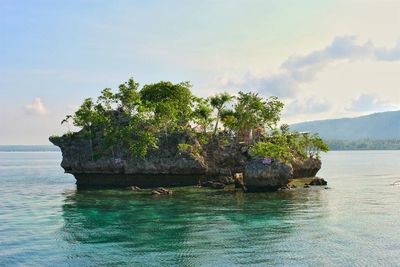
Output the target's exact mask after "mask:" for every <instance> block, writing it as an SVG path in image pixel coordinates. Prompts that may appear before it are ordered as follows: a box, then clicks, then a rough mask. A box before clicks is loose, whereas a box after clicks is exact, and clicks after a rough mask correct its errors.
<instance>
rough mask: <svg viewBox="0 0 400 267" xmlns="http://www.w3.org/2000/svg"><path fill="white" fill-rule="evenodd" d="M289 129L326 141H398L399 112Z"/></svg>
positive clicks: (307, 124)
mask: <svg viewBox="0 0 400 267" xmlns="http://www.w3.org/2000/svg"><path fill="white" fill-rule="evenodd" d="M290 129H291V130H296V131H300V132H305V131H309V132H315V133H319V134H320V136H321V137H322V138H324V139H326V140H361V139H364V140H365V139H370V140H384V139H385V140H386V139H400V111H388V112H382V113H374V114H370V115H367V116H361V117H355V118H343V119H331V120H319V121H309V122H302V123H296V124H292V125H290Z"/></svg>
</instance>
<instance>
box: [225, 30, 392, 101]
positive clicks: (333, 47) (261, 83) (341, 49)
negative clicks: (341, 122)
mask: <svg viewBox="0 0 400 267" xmlns="http://www.w3.org/2000/svg"><path fill="white" fill-rule="evenodd" d="M359 60H373V61H386V62H387V61H397V60H400V42H398V43H397V44H396V45H395V46H394V47H392V48H384V47H378V46H375V45H374V44H373V43H372V42H365V43H362V44H358V43H357V39H356V37H354V36H341V37H336V38H334V40H333V41H332V42H331V43H330V44H329V45H328V46H326V47H325V48H323V49H320V50H315V51H313V52H310V53H308V54H305V55H302V56H298V55H295V56H291V57H289V58H288V59H287V60H285V61H284V62H283V63H282V64H281V66H280V68H279V70H278V72H276V73H274V74H266V75H261V76H260V75H258V76H257V75H252V74H246V75H245V76H244V77H243V78H242V79H236V80H235V79H231V80H227V81H225V83H224V84H223V86H224V87H239V88H248V89H249V90H254V89H255V90H258V91H259V92H261V93H263V94H265V95H276V96H278V97H282V98H292V97H294V96H296V95H297V94H298V92H299V88H298V87H299V85H300V84H303V83H308V82H311V81H313V80H314V79H315V77H316V75H317V74H318V73H319V72H321V71H323V70H324V69H325V68H326V67H327V66H329V65H332V64H334V63H335V62H339V61H359Z"/></svg>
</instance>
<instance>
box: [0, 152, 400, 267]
mask: <svg viewBox="0 0 400 267" xmlns="http://www.w3.org/2000/svg"><path fill="white" fill-rule="evenodd" d="M60 161H61V154H60V153H0V182H1V186H0V197H1V201H0V266H121V265H122V266H124V265H125V266H160V265H161V266H170V265H178V266H200V265H201V266H231V265H249V264H252V265H259V266H266V265H267V266H270V265H280V266H288V265H292V266H370V265H373V266H396V265H398V259H399V255H400V227H399V222H400V212H399V211H400V186H393V185H391V184H392V183H393V182H394V181H396V180H399V179H400V173H399V167H398V166H400V151H363V152H330V153H328V154H327V155H325V156H324V158H323V167H322V170H321V172H320V175H321V177H324V178H326V180H328V182H329V187H330V188H331V189H329V190H324V189H323V188H319V189H316V188H313V189H301V190H297V191H292V192H280V193H265V194H263V193H255V194H243V193H241V192H235V191H218V190H216V191H214V190H201V189H195V188H191V189H190V190H187V189H174V194H173V195H171V196H158V197H154V196H151V195H150V194H149V192H142V193H140V192H139V193H138V192H132V191H124V190H92V191H77V190H76V186H75V184H74V182H75V181H74V179H73V177H72V176H71V175H66V174H64V173H63V170H62V169H61V168H60V166H59V164H60Z"/></svg>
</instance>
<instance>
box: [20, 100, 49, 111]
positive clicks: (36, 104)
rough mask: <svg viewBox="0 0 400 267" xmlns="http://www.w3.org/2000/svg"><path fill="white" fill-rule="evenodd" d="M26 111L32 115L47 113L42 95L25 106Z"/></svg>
mask: <svg viewBox="0 0 400 267" xmlns="http://www.w3.org/2000/svg"><path fill="white" fill-rule="evenodd" d="M25 112H26V113H27V114H30V115H46V114H47V109H46V107H45V106H44V104H43V101H42V99H41V98H40V97H36V98H35V99H34V100H33V101H32V103H30V104H27V105H26V106H25Z"/></svg>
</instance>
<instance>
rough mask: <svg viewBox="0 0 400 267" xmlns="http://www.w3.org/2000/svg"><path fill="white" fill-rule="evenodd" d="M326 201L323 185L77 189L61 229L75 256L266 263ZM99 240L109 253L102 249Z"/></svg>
mask: <svg viewBox="0 0 400 267" xmlns="http://www.w3.org/2000/svg"><path fill="white" fill-rule="evenodd" d="M323 209H324V200H321V190H312V191H310V190H308V191H306V190H304V191H298V192H288V193H266V194H244V193H242V192H235V191H228V192H226V191H215V190H204V189H194V188H193V189H190V190H188V189H178V190H175V191H174V194H173V195H172V196H165V197H160V196H157V197H153V196H149V193H148V192H146V193H138V192H130V191H122V190H97V191H77V192H74V193H72V194H69V195H67V196H66V197H65V204H64V205H63V218H64V226H63V228H62V234H63V238H64V239H65V240H66V241H68V242H69V243H72V244H77V246H78V247H80V249H79V250H77V251H74V252H73V253H74V255H73V256H71V257H78V258H80V257H84V255H92V256H91V257H90V258H91V260H95V261H99V263H105V262H107V263H111V262H115V261H118V262H124V263H137V264H139V263H142V264H145V263H148V262H153V263H158V264H174V263H182V264H184V263H187V264H190V265H192V264H194V265H197V264H206V263H207V262H209V263H210V264H211V263H216V262H221V264H222V263H224V264H228V263H232V264H235V263H236V264H238V263H242V264H245V263H262V262H264V263H267V262H275V261H276V258H277V257H279V253H285V251H286V250H287V249H288V246H290V244H288V243H287V241H286V239H287V237H288V236H290V235H296V232H295V231H296V227H298V226H299V224H301V223H302V222H304V221H305V220H307V219H310V218H315V217H318V216H324V212H323V211H322V210H323ZM305 210H307V211H308V212H304V211H305ZM313 210H320V212H317V213H313V212H312V211H313ZM96 247H102V248H103V249H106V250H107V253H106V254H104V251H100V253H99V254H98V252H99V251H98V250H97V249H96ZM86 248H87V250H86ZM267 252H273V253H267ZM93 253H94V254H96V256H95V257H93ZM103 255H104V256H103ZM105 255H106V256H105ZM128 255H131V257H127V256H128Z"/></svg>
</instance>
